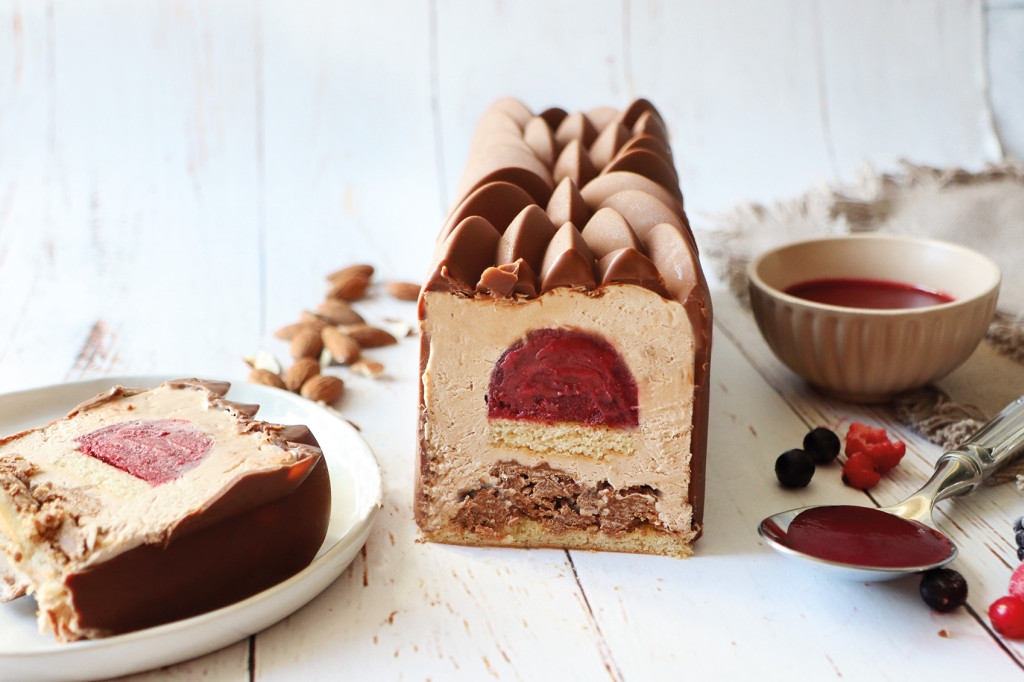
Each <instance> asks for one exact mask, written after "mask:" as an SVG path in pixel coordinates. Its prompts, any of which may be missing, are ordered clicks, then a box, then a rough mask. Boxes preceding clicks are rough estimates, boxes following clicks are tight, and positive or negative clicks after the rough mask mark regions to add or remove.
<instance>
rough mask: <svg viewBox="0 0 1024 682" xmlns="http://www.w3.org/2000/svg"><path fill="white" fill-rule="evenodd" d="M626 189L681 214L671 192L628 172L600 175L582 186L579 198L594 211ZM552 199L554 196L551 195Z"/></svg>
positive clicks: (680, 207)
mask: <svg viewBox="0 0 1024 682" xmlns="http://www.w3.org/2000/svg"><path fill="white" fill-rule="evenodd" d="M627 189H632V190H638V191H640V192H646V193H647V194H650V195H652V196H653V197H654V198H655V199H657V200H658V201H660V202H661V203H663V204H665V205H666V206H668V207H669V208H672V209H673V210H675V211H676V213H679V214H680V215H682V214H683V207H682V205H681V204H680V203H679V202H678V201H676V198H675V196H674V195H673V194H672V193H671V192H669V191H668V190H667V189H665V188H664V187H662V186H661V185H659V184H658V183H656V182H655V181H654V180H651V179H650V178H646V177H644V176H643V175H639V174H637V173H631V172H629V171H614V172H604V173H602V174H601V175H599V176H597V177H596V178H594V179H593V180H591V181H590V182H588V183H587V184H586V185H584V186H583V188H582V189H581V190H580V196H582V197H583V200H584V201H585V202H586V204H587V206H588V207H589V208H590V210H592V211H596V210H597V209H598V207H599V206H600V205H601V203H602V202H603V201H604V200H605V199H607V198H608V197H610V196H611V195H613V194H615V193H617V192H622V191H623V190H627ZM556 192H557V190H556ZM552 197H554V195H552Z"/></svg>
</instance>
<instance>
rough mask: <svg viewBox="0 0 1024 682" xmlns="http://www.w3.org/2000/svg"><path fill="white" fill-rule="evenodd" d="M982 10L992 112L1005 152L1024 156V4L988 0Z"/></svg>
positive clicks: (1020, 156)
mask: <svg viewBox="0 0 1024 682" xmlns="http://www.w3.org/2000/svg"><path fill="white" fill-rule="evenodd" d="M987 4H988V7H987V9H986V12H985V27H986V29H987V31H986V39H987V42H986V47H987V56H988V64H987V66H988V74H989V76H988V81H989V92H990V98H991V104H992V110H993V111H992V115H993V118H994V119H995V125H996V128H997V130H998V131H999V136H1000V139H1001V140H1002V143H1003V149H1004V151H1005V152H1006V153H1007V154H1009V155H1011V156H1014V157H1016V158H1018V159H1024V120H1022V118H1021V115H1020V112H1021V111H1024V68H1021V65H1022V64H1024V4H1022V3H1020V2H1017V1H1016V0H1008V1H1006V2H994V1H990V2H989V3H987Z"/></svg>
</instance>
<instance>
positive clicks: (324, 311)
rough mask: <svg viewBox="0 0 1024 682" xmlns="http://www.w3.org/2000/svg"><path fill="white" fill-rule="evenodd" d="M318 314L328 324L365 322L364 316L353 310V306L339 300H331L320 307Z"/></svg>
mask: <svg viewBox="0 0 1024 682" xmlns="http://www.w3.org/2000/svg"><path fill="white" fill-rule="evenodd" d="M316 313H317V315H319V316H320V319H322V320H323V321H324V322H326V323H327V324H333V325H339V324H361V323H363V322H365V320H363V316H362V315H360V314H359V313H357V312H356V311H355V310H352V306H350V305H349V304H348V303H346V302H345V301H342V300H340V299H337V298H329V299H327V300H326V301H324V302H323V303H321V304H320V305H318V306H317V307H316Z"/></svg>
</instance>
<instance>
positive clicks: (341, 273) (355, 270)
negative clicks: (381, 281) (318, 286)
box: [327, 263, 373, 284]
mask: <svg viewBox="0 0 1024 682" xmlns="http://www.w3.org/2000/svg"><path fill="white" fill-rule="evenodd" d="M353 274H356V275H360V276H361V277H365V278H366V279H370V278H371V277H373V266H372V265H366V264H365V263H358V264H356V265H349V266H348V267H346V268H342V269H341V270H335V271H334V272H332V273H331V274H329V275H327V281H328V282H330V283H331V284H334V283H335V282H336V281H337V280H339V279H341V278H343V277H348V276H350V275H353Z"/></svg>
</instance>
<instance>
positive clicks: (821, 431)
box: [804, 426, 840, 464]
mask: <svg viewBox="0 0 1024 682" xmlns="http://www.w3.org/2000/svg"><path fill="white" fill-rule="evenodd" d="M839 445H840V443H839V436H837V435H836V434H835V433H833V432H832V431H830V430H828V429H826V428H824V427H822V426H819V427H818V428H816V429H814V430H812V431H810V432H808V434H807V435H806V436H804V450H805V451H806V452H807V454H809V455H810V456H811V459H813V460H814V463H815V464H828V463H829V462H831V461H832V460H834V459H835V458H836V456H837V455H839Z"/></svg>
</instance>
